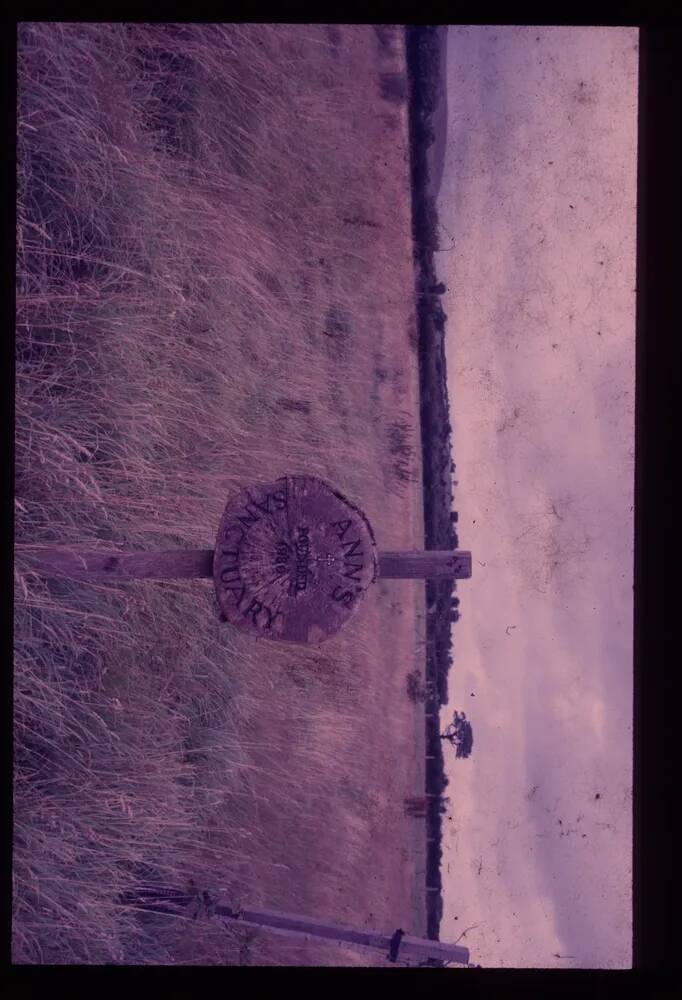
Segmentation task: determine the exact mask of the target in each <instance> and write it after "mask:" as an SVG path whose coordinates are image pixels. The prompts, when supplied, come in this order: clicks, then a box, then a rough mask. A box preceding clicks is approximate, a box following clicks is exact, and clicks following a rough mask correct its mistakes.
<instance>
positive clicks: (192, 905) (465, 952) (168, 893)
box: [120, 886, 469, 965]
mask: <svg viewBox="0 0 682 1000" xmlns="http://www.w3.org/2000/svg"><path fill="white" fill-rule="evenodd" d="M200 898H202V899H203V902H201V903H199V900H200ZM120 902H121V903H123V904H124V905H127V906H131V907H134V908H135V909H142V910H149V911H152V912H155V913H159V914H165V915H167V916H171V917H187V916H189V915H191V916H193V917H197V916H198V915H199V914H202V915H203V916H207V917H217V918H219V919H220V920H223V921H225V922H226V923H230V924H236V925H241V926H245V927H254V928H257V929H259V930H265V931H269V932H272V933H274V934H281V935H285V936H287V937H292V938H296V939H297V940H299V941H311V942H313V943H315V942H317V943H321V942H323V941H325V942H328V943H333V944H337V945H346V946H350V947H355V948H359V949H362V950H364V949H367V948H369V949H379V950H381V951H383V952H384V953H385V954H386V955H387V956H388V954H389V952H391V950H393V951H394V953H395V950H396V948H395V946H396V944H397V941H396V939H395V938H396V936H397V935H395V932H394V933H391V934H385V933H383V932H381V931H374V930H367V929H359V928H357V927H350V926H348V925H347V924H337V923H332V922H330V921H326V920H318V919H317V918H315V917H307V916H301V915H300V914H297V913H283V912H281V911H279V910H265V909H254V908H251V907H247V908H241V909H239V910H234V909H232V908H231V907H229V906H225V905H222V904H220V903H218V902H217V901H216V900H214V899H211V898H210V897H209V894H208V893H204V894H202V897H198V896H197V895H196V894H194V895H190V894H186V893H184V892H181V891H176V890H173V889H167V888H164V887H155V886H147V887H140V888H139V889H137V890H131V891H128V892H125V893H123V895H122V896H121V899H120ZM197 903H199V906H198V907H197V905H196V904H197ZM397 957H398V959H400V960H402V959H405V958H413V959H421V960H425V959H428V958H432V959H437V960H440V961H445V962H458V963H460V964H463V965H468V964H469V949H468V948H462V947H460V946H459V945H456V944H448V943H447V942H443V941H433V940H431V939H430V938H418V937H413V936H412V935H410V934H405V933H404V932H402V931H401V934H400V941H399V946H398V948H397Z"/></svg>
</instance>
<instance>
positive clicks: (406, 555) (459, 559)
mask: <svg viewBox="0 0 682 1000" xmlns="http://www.w3.org/2000/svg"><path fill="white" fill-rule="evenodd" d="M379 576H380V577H384V578H385V579H392V580H408V579H409V580H412V579H429V580H433V579H438V578H440V579H445V578H449V579H453V578H454V579H457V580H468V579H469V578H470V577H471V552H462V551H454V552H449V551H447V550H446V551H439V550H433V551H427V552H412V551H410V552H380V553H379Z"/></svg>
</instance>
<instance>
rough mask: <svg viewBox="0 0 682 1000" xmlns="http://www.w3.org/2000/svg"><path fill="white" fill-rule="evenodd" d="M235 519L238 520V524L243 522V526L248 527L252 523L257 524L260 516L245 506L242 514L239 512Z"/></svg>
mask: <svg viewBox="0 0 682 1000" xmlns="http://www.w3.org/2000/svg"><path fill="white" fill-rule="evenodd" d="M237 520H238V521H239V522H240V524H243V525H244V527H245V528H250V527H251V525H252V524H258V522H259V521H260V517H259V516H258V514H254V512H253V511H252V510H250V509H249V508H248V507H245V508H244V514H240V515H239V516H238V517H237Z"/></svg>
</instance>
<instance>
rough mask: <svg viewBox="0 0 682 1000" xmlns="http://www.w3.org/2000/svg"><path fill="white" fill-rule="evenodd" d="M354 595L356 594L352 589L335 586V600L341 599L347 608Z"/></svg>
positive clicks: (333, 592)
mask: <svg viewBox="0 0 682 1000" xmlns="http://www.w3.org/2000/svg"><path fill="white" fill-rule="evenodd" d="M339 591H340V593H339ZM354 597H355V595H354V594H353V591H352V590H343V588H342V587H335V588H334V590H333V591H332V598H333V599H334V600H335V601H341V602H342V603H343V604H345V606H346V607H347V608H349V607H350V606H351V604H352V603H353V600H354Z"/></svg>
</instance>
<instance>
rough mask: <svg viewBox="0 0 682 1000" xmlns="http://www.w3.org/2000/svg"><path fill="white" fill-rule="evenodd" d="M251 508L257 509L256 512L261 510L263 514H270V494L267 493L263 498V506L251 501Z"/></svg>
mask: <svg viewBox="0 0 682 1000" xmlns="http://www.w3.org/2000/svg"><path fill="white" fill-rule="evenodd" d="M253 506H254V507H257V508H258V510H262V511H263V513H264V514H269V513H270V494H269V493H268V494H267V495H266V497H265V504H262V503H258V502H257V501H256V500H254V501H253Z"/></svg>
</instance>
